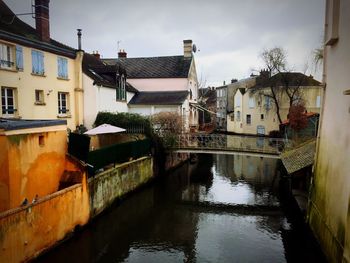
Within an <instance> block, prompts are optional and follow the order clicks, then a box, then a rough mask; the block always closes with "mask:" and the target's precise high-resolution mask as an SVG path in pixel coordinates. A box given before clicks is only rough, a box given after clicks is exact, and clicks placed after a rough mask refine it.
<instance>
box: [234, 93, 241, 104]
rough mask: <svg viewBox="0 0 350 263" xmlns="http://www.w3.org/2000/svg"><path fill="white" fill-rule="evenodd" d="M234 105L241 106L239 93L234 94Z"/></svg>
mask: <svg viewBox="0 0 350 263" xmlns="http://www.w3.org/2000/svg"><path fill="white" fill-rule="evenodd" d="M235 107H241V96H240V95H236V96H235Z"/></svg>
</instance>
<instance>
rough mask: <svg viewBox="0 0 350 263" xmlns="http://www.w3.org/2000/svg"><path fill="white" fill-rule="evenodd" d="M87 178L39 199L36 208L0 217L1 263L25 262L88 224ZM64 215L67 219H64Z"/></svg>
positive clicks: (34, 205)
mask: <svg viewBox="0 0 350 263" xmlns="http://www.w3.org/2000/svg"><path fill="white" fill-rule="evenodd" d="M85 178H86V177H85V176H84V179H83V182H82V184H76V185H74V186H71V187H69V188H66V189H64V190H61V191H59V192H56V193H54V194H52V195H49V196H46V197H44V198H43V199H39V201H38V202H37V203H36V204H33V205H32V204H31V205H29V206H26V207H23V208H15V209H12V210H8V211H6V212H4V213H2V214H0V249H1V251H0V262H23V261H26V260H28V259H30V258H33V257H34V256H35V255H38V254H39V253H40V252H42V251H43V250H45V249H47V248H49V247H51V246H52V245H54V244H55V243H56V242H57V241H59V240H61V239H63V238H64V237H65V236H66V235H67V234H68V233H69V232H71V231H72V230H73V229H74V228H75V226H77V225H84V224H86V223H87V222H88V220H89V215H90V208H89V195H88V191H87V188H86V185H87V184H86V179H85ZM61 215H64V216H61Z"/></svg>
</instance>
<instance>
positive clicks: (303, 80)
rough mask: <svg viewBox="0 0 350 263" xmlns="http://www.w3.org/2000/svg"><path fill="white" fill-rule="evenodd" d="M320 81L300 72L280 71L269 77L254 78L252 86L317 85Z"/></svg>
mask: <svg viewBox="0 0 350 263" xmlns="http://www.w3.org/2000/svg"><path fill="white" fill-rule="evenodd" d="M319 85H321V83H320V82H319V81H317V80H315V79H314V78H313V77H312V76H306V75H305V74H303V73H300V72H280V73H277V74H275V75H273V76H271V77H270V78H264V77H262V76H258V77H257V79H256V85H255V86H254V87H253V89H254V88H267V87H272V86H275V87H278V86H289V87H293V86H303V87H308V86H309V87H310V86H319Z"/></svg>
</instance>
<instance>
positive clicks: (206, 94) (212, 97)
mask: <svg viewBox="0 0 350 263" xmlns="http://www.w3.org/2000/svg"><path fill="white" fill-rule="evenodd" d="M198 93H199V96H200V100H202V101H204V102H205V103H206V104H208V105H210V104H213V103H216V90H215V89H211V88H203V89H198Z"/></svg>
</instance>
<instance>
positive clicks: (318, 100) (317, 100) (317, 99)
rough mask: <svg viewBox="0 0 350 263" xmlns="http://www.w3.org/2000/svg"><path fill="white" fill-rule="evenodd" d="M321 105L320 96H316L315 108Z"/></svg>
mask: <svg viewBox="0 0 350 263" xmlns="http://www.w3.org/2000/svg"><path fill="white" fill-rule="evenodd" d="M320 107H321V96H317V98H316V108H320Z"/></svg>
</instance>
